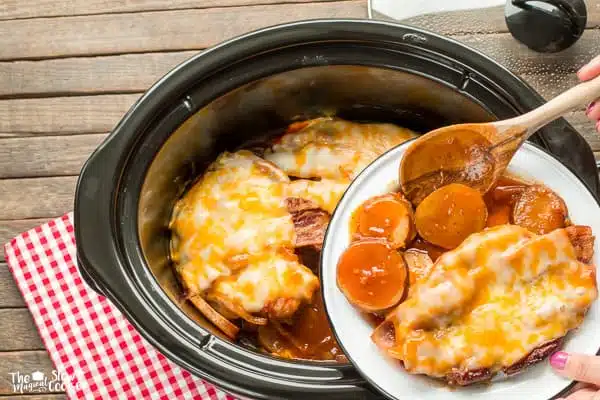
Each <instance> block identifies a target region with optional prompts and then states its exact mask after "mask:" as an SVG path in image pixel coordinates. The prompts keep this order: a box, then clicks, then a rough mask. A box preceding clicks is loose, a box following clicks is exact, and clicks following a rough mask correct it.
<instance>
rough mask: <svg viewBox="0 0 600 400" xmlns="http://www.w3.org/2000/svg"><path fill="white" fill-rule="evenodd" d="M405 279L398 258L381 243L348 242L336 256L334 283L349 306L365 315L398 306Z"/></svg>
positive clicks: (370, 240) (403, 265)
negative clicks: (337, 259) (356, 308)
mask: <svg viewBox="0 0 600 400" xmlns="http://www.w3.org/2000/svg"><path fill="white" fill-rule="evenodd" d="M407 278H408V274H407V269H406V264H405V263H404V260H403V258H402V255H400V253H399V252H398V251H396V250H395V249H393V248H392V247H390V245H389V244H387V243H386V242H384V241H382V240H376V239H366V240H360V241H357V242H354V243H352V244H351V245H350V246H349V247H348V248H347V249H346V251H345V252H344V253H343V254H342V256H341V257H340V260H339V262H338V269H337V284H338V287H339V288H340V289H341V290H342V291H343V292H344V295H345V296H346V298H347V299H348V301H350V302H351V303H352V304H354V305H356V306H357V307H359V308H360V309H362V310H364V311H368V312H372V311H381V310H385V309H387V308H389V307H392V306H394V305H395V304H396V303H398V302H399V301H400V300H401V299H402V297H403V295H404V288H405V286H406V280H407Z"/></svg>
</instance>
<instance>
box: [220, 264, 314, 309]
mask: <svg viewBox="0 0 600 400" xmlns="http://www.w3.org/2000/svg"><path fill="white" fill-rule="evenodd" d="M318 286H319V284H318V281H316V280H315V276H314V274H313V273H312V271H311V270H310V269H308V268H307V267H305V266H304V265H302V264H300V263H299V262H298V260H297V258H296V257H295V255H285V254H277V253H275V252H273V253H270V254H269V253H267V254H265V255H264V257H261V258H260V259H259V260H256V261H254V262H252V264H250V265H248V267H246V268H244V269H243V270H242V271H241V272H240V273H239V275H237V276H231V277H226V278H223V279H220V280H219V281H218V282H216V284H215V286H214V288H213V289H212V293H211V294H212V295H215V294H216V295H217V296H218V295H223V296H225V297H226V298H228V299H230V300H233V301H235V302H237V303H238V304H243V305H244V308H245V310H246V311H248V312H251V313H255V312H259V311H262V310H263V309H264V308H268V307H269V306H270V305H272V304H273V303H274V302H275V301H276V300H277V299H310V298H311V296H312V294H313V291H314V290H315V289H316V288H317V287H318Z"/></svg>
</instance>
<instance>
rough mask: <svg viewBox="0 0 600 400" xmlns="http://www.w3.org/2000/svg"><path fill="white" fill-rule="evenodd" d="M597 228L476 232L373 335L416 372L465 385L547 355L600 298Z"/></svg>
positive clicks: (508, 228)
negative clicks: (595, 244)
mask: <svg viewBox="0 0 600 400" xmlns="http://www.w3.org/2000/svg"><path fill="white" fill-rule="evenodd" d="M592 246H593V237H592V233H591V229H590V228H589V227H584V226H572V227H569V228H565V229H557V230H554V231H552V232H550V233H547V234H545V235H536V234H534V233H532V232H530V231H529V230H527V229H525V228H522V227H519V226H515V225H501V226H496V227H493V228H488V229H486V230H484V231H482V232H479V233H475V234H473V235H471V236H469V238H467V240H465V241H464V242H463V243H462V244H461V245H460V246H459V247H457V248H456V249H454V250H452V251H449V252H447V253H445V254H444V255H442V256H441V257H440V258H439V259H438V261H437V262H436V263H435V264H434V266H433V267H432V270H431V271H430V272H429V274H428V275H427V276H426V277H425V278H424V279H423V280H420V281H418V282H417V284H416V286H415V287H414V289H413V290H411V291H410V292H409V295H408V297H407V299H406V300H405V301H404V302H403V303H401V304H400V305H398V306H397V307H396V308H395V309H394V310H393V311H391V312H390V313H389V314H388V315H387V317H386V320H385V321H384V322H383V323H382V324H381V325H380V326H378V327H377V329H376V330H375V331H374V333H373V340H374V341H375V342H376V343H377V345H378V346H379V347H380V348H382V349H383V350H384V351H385V352H386V353H387V354H388V355H390V356H391V357H393V358H396V359H399V360H401V361H402V363H403V366H404V368H405V369H406V370H407V371H408V372H411V373H415V374H425V375H428V376H432V377H437V378H442V379H445V380H446V381H447V382H448V383H450V384H455V385H466V384H471V383H474V382H476V381H480V380H488V379H490V378H491V377H492V376H493V375H494V374H496V373H497V372H500V371H503V372H505V373H508V374H514V373H517V372H519V371H521V370H522V369H523V368H525V367H526V366H527V365H529V364H531V363H533V362H535V361H539V359H541V358H543V357H545V356H546V355H548V349H552V350H554V349H555V348H556V346H558V345H557V344H556V343H558V342H559V341H560V340H561V339H562V338H563V337H564V336H565V335H566V334H567V333H568V332H569V331H570V330H572V329H574V328H576V327H577V326H579V325H580V324H581V322H582V321H583V318H584V316H585V313H586V311H587V309H588V308H589V307H590V305H591V304H592V302H593V301H594V300H595V299H596V297H597V288H596V278H595V269H594V267H593V266H591V265H589V263H590V262H591V258H590V255H591V254H592V251H593V250H592Z"/></svg>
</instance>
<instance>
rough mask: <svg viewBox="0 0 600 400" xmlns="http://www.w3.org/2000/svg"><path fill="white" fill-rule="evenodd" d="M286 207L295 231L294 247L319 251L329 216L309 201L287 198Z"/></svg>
mask: <svg viewBox="0 0 600 400" xmlns="http://www.w3.org/2000/svg"><path fill="white" fill-rule="evenodd" d="M286 205H287V208H288V211H289V212H290V214H292V220H293V221H294V229H295V230H296V242H295V245H296V247H306V246H312V247H314V248H315V249H317V250H321V247H322V246H323V240H324V239H325V231H326V230H327V225H329V219H330V216H329V214H328V213H327V212H325V211H323V210H321V209H320V208H319V207H318V206H317V205H316V204H315V203H313V202H312V201H310V200H304V199H301V198H298V197H288V198H287V199H286Z"/></svg>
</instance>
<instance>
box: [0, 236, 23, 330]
mask: <svg viewBox="0 0 600 400" xmlns="http://www.w3.org/2000/svg"><path fill="white" fill-rule="evenodd" d="M1 244H4V242H2V243H1ZM3 254H4V253H3ZM0 259H4V255H2V256H0ZM19 307H25V301H23V297H22V296H21V292H19V288H17V285H16V283H15V281H14V279H13V277H12V274H11V273H10V271H9V270H8V265H7V264H6V263H5V262H1V261H0V309H2V308H19ZM9 323H10V321H3V320H0V330H2V328H3V324H9Z"/></svg>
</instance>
